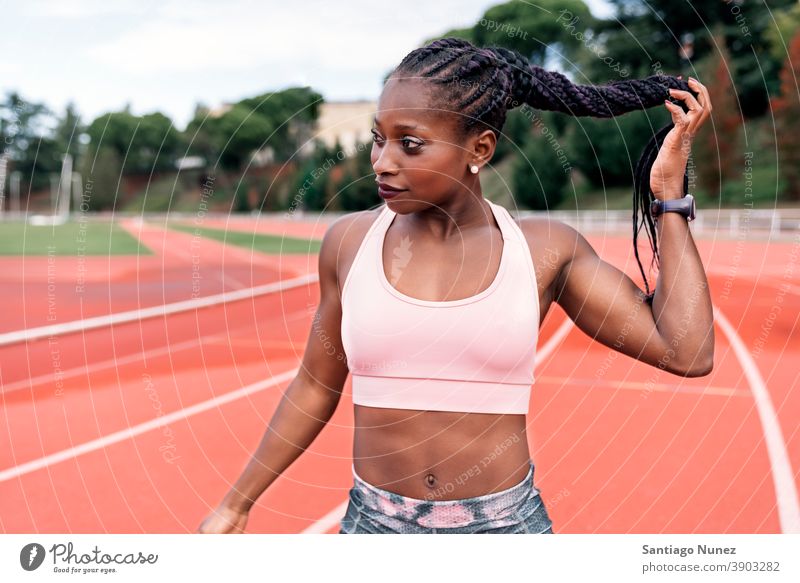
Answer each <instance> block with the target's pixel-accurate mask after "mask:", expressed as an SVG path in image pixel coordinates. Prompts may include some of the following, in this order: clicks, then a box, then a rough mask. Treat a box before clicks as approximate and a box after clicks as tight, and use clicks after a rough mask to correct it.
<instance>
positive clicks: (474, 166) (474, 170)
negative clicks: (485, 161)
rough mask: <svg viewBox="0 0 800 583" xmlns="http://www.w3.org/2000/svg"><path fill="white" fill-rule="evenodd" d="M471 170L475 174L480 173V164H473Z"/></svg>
mask: <svg viewBox="0 0 800 583" xmlns="http://www.w3.org/2000/svg"><path fill="white" fill-rule="evenodd" d="M469 171H470V172H472V173H473V174H477V173H478V166H477V165H475V164H473V165H472V166H470V167H469Z"/></svg>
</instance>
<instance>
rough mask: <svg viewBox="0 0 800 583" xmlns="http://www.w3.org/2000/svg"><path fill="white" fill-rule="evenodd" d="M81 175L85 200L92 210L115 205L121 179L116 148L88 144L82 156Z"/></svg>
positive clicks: (107, 208)
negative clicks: (95, 146) (87, 148)
mask: <svg viewBox="0 0 800 583" xmlns="http://www.w3.org/2000/svg"><path fill="white" fill-rule="evenodd" d="M80 168H81V175H82V177H83V184H84V187H83V194H84V199H83V202H85V203H86V204H87V205H88V206H89V209H90V210H92V211H102V210H109V209H113V208H115V207H116V201H117V190H118V188H119V186H120V181H121V179H122V163H121V160H120V157H119V154H118V153H117V150H116V149H115V148H113V147H111V146H102V145H101V146H100V147H99V148H98V149H95V148H94V146H90V148H89V150H88V151H87V153H86V155H85V156H83V158H82V163H81V166H80Z"/></svg>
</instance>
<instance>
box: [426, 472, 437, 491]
mask: <svg viewBox="0 0 800 583" xmlns="http://www.w3.org/2000/svg"><path fill="white" fill-rule="evenodd" d="M424 479H425V485H426V486H428V488H433V487H434V486H435V485H436V476H434V475H433V474H428V475H426V476H425V478H424Z"/></svg>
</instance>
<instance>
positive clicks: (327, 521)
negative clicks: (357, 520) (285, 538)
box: [300, 499, 350, 534]
mask: <svg viewBox="0 0 800 583" xmlns="http://www.w3.org/2000/svg"><path fill="white" fill-rule="evenodd" d="M349 501H350V500H349V499H347V500H345V501H344V502H342V503H341V504H339V506H337V507H336V508H334V509H333V510H331V511H330V512H328V513H327V514H326V515H325V516H323V517H322V518H320V519H319V520H317V521H316V522H315V523H314V524H312V525H311V526H309V527H308V528H306V529H305V530H303V531H301V532H300V534H324V533H326V532H328V531H329V530H330V529H331V528H333V527H334V526H339V521H340V520H341V519H342V517H344V513H345V512H346V511H347V504H348V503H349ZM337 532H338V529H337Z"/></svg>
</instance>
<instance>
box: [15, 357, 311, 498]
mask: <svg viewBox="0 0 800 583" xmlns="http://www.w3.org/2000/svg"><path fill="white" fill-rule="evenodd" d="M298 370H300V367H297V368H294V369H291V370H288V371H286V372H282V373H280V374H277V375H275V376H273V377H272V378H270V379H266V380H263V381H259V382H257V383H253V384H252V385H248V386H246V387H242V388H240V389H236V390H235V391H231V392H229V393H225V394H224V395H220V396H218V397H214V398H213V399H208V400H207V401H203V402H201V403H197V404H195V405H192V406H190V407H185V408H183V409H179V410H178V411H173V412H172V413H169V414H167V415H162V416H159V417H157V418H156V419H153V420H151V421H146V422H144V423H139V424H138V425H134V426H132V427H128V428H126V429H123V430H121V431H117V432H115V433H111V434H109V435H105V436H103V437H99V438H97V439H93V440H92V441H89V442H86V443H82V444H81V445H77V446H75V447H70V448H69V449H65V450H62V451H59V452H56V453H53V454H50V455H47V456H44V457H41V458H39V459H35V460H32V461H29V462H26V463H24V464H20V465H18V466H14V467H12V468H8V469H6V470H2V471H0V482H4V481H6V480H13V479H14V478H18V477H19V476H22V475H24V474H29V473H31V472H35V471H36V470H40V469H42V468H45V467H47V466H51V465H53V464H57V463H58V462H62V461H65V460H69V459H72V458H74V457H77V456H79V455H83V454H85V453H89V452H92V451H96V450H98V449H102V448H104V447H107V446H109V445H112V444H114V443H118V442H120V441H125V440H126V439H130V438H131V437H135V436H136V435H140V434H142V433H145V432H147V431H152V430H153V429H157V428H159V427H162V426H164V425H168V424H170V423H172V422H174V421H179V420H181V419H186V418H187V417H191V416H192V415H197V414H198V413H202V412H203V411H208V410H209V409H214V408H215V407H219V406H220V405H224V404H225V403H230V402H231V401H235V400H237V399H241V398H242V397H245V396H247V395H251V394H253V393H257V392H259V391H263V390H264V389H268V388H270V387H274V386H275V385H277V384H279V383H282V382H283V381H286V380H291V379H292V378H294V376H295V375H296V374H297V371H298Z"/></svg>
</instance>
